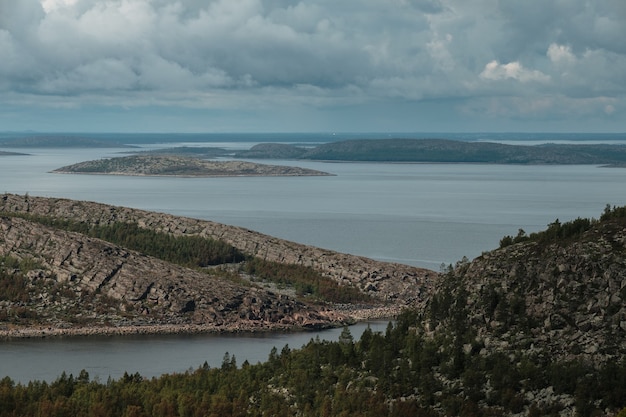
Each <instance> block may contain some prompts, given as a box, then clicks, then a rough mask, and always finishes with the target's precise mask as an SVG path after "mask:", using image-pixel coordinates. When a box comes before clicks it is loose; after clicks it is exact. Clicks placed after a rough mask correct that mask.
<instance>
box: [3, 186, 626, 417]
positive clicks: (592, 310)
mask: <svg viewBox="0 0 626 417" xmlns="http://www.w3.org/2000/svg"><path fill="white" fill-rule="evenodd" d="M0 212H1V216H0V218H1V220H2V221H1V222H0V249H1V251H2V252H1V254H0V256H1V258H0V272H1V275H0V284H1V285H0V312H1V313H2V315H1V316H0V326H2V328H3V329H5V330H10V329H16V328H18V329H19V328H21V329H28V328H31V329H32V328H37V327H38V326H40V325H42V324H43V326H45V327H43V328H44V329H45V330H46V331H49V330H48V329H50V328H51V327H53V326H55V325H59V324H62V327H61V328H81V327H82V328H90V327H91V328H112V329H115V328H117V327H118V326H119V327H123V326H124V325H125V324H128V325H131V326H134V328H143V329H147V330H148V331H150V329H151V328H152V327H151V325H156V324H158V323H167V324H168V326H170V327H169V328H178V329H180V330H181V331H194V330H193V329H196V330H198V329H200V330H202V329H204V331H208V327H204V328H203V327H201V325H202V324H205V325H206V324H211V323H212V324H213V325H214V327H213V329H219V328H223V329H233V330H242V329H248V330H252V329H255V328H256V329H271V328H273V329H277V328H289V327H291V328H306V327H307V326H313V327H317V326H327V325H341V323H342V321H345V320H348V321H349V318H350V314H352V313H351V310H349V309H348V310H346V309H345V308H343V309H342V307H341V306H346V305H351V306H353V307H359V306H361V307H363V306H370V309H372V310H375V309H376V308H377V307H376V306H378V307H381V306H386V307H388V308H390V310H388V311H393V307H396V308H400V309H399V310H395V311H396V313H395V314H396V321H395V322H394V323H393V324H390V325H389V327H388V328H387V331H386V332H384V333H374V332H372V331H367V330H366V331H365V332H364V333H363V335H362V337H361V338H360V339H359V340H355V339H354V338H353V337H352V335H351V334H350V332H349V331H348V330H347V328H345V329H344V331H343V332H342V334H341V336H340V338H339V340H337V341H336V342H325V341H320V340H311V341H310V342H309V343H308V344H307V345H306V346H304V347H303V348H302V349H291V348H289V347H285V348H284V349H282V350H281V351H277V350H273V351H271V352H268V360H267V361H266V362H264V363H260V364H250V363H247V362H244V363H238V362H237V359H236V358H235V357H233V356H231V355H228V354H227V353H225V355H224V360H223V363H222V365H221V366H220V367H217V368H211V367H209V366H208V365H202V364H198V365H197V368H196V369H195V370H190V371H188V372H186V373H183V374H176V375H163V376H161V377H158V378H153V379H146V378H143V377H142V376H141V375H139V374H126V375H124V376H123V377H122V378H120V379H119V380H109V381H97V380H96V381H93V380H91V379H90V377H89V374H88V373H87V372H85V371H83V372H81V373H80V374H79V375H66V374H63V375H60V376H59V378H58V379H57V380H56V381H54V382H52V383H46V382H40V381H33V382H30V383H29V384H27V385H21V384H15V383H14V382H13V381H12V380H11V379H9V378H4V379H2V380H1V381H0V416H35V415H51V416H52V415H72V416H99V415H102V416H131V415H132V416H206V415H208V416H270V415H271V416H291V415H297V416H376V417H378V416H382V415H388V416H451V415H454V416H485V415H487V416H543V415H554V416H595V415H607V416H616V415H617V416H619V417H623V416H624V415H626V408H625V407H626V356H625V354H626V302H625V301H626V286H625V285H624V283H625V282H626V255H625V254H626V240H625V239H624V236H625V235H626V207H610V206H607V207H606V209H605V211H604V213H602V214H601V216H600V217H599V218H598V219H581V218H579V219H575V220H572V221H568V222H560V221H558V220H555V221H554V222H553V223H551V224H549V225H548V227H547V228H546V229H545V230H544V231H542V232H538V233H532V234H530V235H527V234H526V233H525V232H524V231H523V230H519V231H518V232H517V233H516V234H512V235H510V236H504V237H503V238H502V241H501V245H500V248H498V249H496V250H493V251H490V252H485V253H483V255H481V256H479V257H478V258H476V259H474V260H472V261H470V260H467V259H462V260H460V261H459V262H457V263H456V264H455V265H450V266H448V267H446V268H444V269H442V271H440V273H438V274H435V273H433V272H432V271H430V272H429V271H425V270H420V269H419V268H413V267H406V266H402V265H397V264H388V263H384V262H375V261H371V260H367V259H365V258H361V257H350V256H349V255H343V254H337V253H333V252H332V251H326V250H323V249H318V248H312V247H308V246H303V245H297V244H294V243H290V242H285V241H281V240H279V239H275V238H272V237H269V236H264V235H261V234H257V233H254V232H251V231H249V230H245V229H241V228H235V227H231V226H224V225H219V224H215V223H211V222H206V221H199V220H194V219H185V218H179V217H175V216H170V215H165V214H158V213H150V212H144V211H141V210H134V209H127V208H123V207H112V206H106V205H103V204H97V203H88V202H80V201H72V200H62V199H45V198H40V197H31V196H17V195H11V194H5V195H4V196H3V197H2V198H0ZM208 254H211V256H207V255H208ZM140 277H143V278H141V279H140ZM275 284H280V285H278V286H276V285H275ZM266 285H269V286H266ZM277 289H280V290H281V291H282V292H275V291H276V290H277ZM372 310H370V311H372ZM400 310H402V311H400ZM352 311H354V310H352ZM352 317H353V318H355V317H356V316H352ZM194 326H196V327H194ZM154 329H157V330H158V327H154ZM16 334H17V333H16Z"/></svg>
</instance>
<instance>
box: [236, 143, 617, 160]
mask: <svg viewBox="0 0 626 417" xmlns="http://www.w3.org/2000/svg"><path fill="white" fill-rule="evenodd" d="M234 157H236V158H245V159H291V160H315V161H351V162H406V163H482V164H524V165H585V164H592V165H608V166H626V146H624V145H618V144H602V143H598V144H593V145H586V144H580V145H579V144H576V145H572V144H553V143H550V144H542V145H532V146H531V145H509V144H503V143H493V142H467V141H458V140H449V139H354V140H344V141H338V142H329V143H323V144H321V145H318V146H315V147H302V146H297V145H291V144H286V143H260V144H257V145H255V146H253V147H252V148H250V149H249V150H245V151H239V152H237V153H235V155H234Z"/></svg>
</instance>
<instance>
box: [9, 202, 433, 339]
mask: <svg viewBox="0 0 626 417" xmlns="http://www.w3.org/2000/svg"><path fill="white" fill-rule="evenodd" d="M3 212H4V213H5V214H7V215H6V216H4V217H2V213H3ZM8 214H11V215H8ZM19 215H24V216H22V217H20V216H19ZM28 216H43V217H47V218H55V219H69V220H72V221H75V222H85V223H88V224H98V225H110V224H112V223H115V222H128V223H135V224H137V225H139V226H140V227H143V228H148V229H153V230H157V231H160V232H165V233H169V234H173V235H198V236H205V237H210V238H213V239H218V240H221V241H224V242H226V243H229V244H231V245H232V246H234V247H235V248H237V249H239V250H240V251H241V252H244V253H246V254H249V255H254V256H258V257H261V258H263V259H266V260H271V261H277V262H285V263H292V264H300V265H306V266H310V267H312V268H315V269H316V270H318V271H320V272H321V273H322V274H324V275H325V276H327V277H330V278H332V279H333V280H334V281H336V282H338V283H339V284H340V285H346V286H350V287H356V288H358V289H360V290H361V291H363V292H364V293H367V294H370V295H371V296H372V297H373V298H374V299H378V300H380V301H382V302H383V303H382V304H380V302H377V303H375V304H377V305H359V306H350V305H348V306H346V305H342V306H320V305H309V304H305V303H303V302H301V301H298V300H296V299H295V298H293V296H292V295H290V294H289V293H281V292H279V291H273V290H272V289H271V288H269V289H268V288H267V287H265V286H257V285H256V284H254V283H252V282H250V281H248V280H246V279H245V277H244V276H239V275H238V271H237V268H225V269H224V268H205V269H203V270H199V269H189V268H185V267H182V266H178V265H174V264H171V263H168V262H165V261H163V260H160V259H156V258H153V257H150V256H146V255H144V254H141V253H138V252H134V251H132V250H128V249H126V248H123V247H120V246H117V245H114V244H111V243H108V242H105V241H102V240H99V239H96V238H91V237H88V236H86V235H82V234H79V233H73V232H67V231H63V230H60V229H57V228H53V227H47V226H44V225H42V224H40V223H36V222H34V221H32V220H28V218H29V217H28ZM0 256H11V257H13V258H17V259H21V260H27V261H29V262H30V263H31V264H33V265H34V266H32V267H31V268H30V270H29V271H28V274H27V276H28V280H29V282H28V286H29V288H30V289H29V292H28V296H27V297H26V298H28V299H24V300H22V301H19V302H18V301H16V300H5V301H1V299H0V310H1V309H4V310H3V311H4V316H5V318H6V317H12V316H15V317H17V316H20V317H21V316H23V317H26V318H28V317H31V318H32V317H37V320H31V321H28V320H26V321H24V320H22V321H20V323H22V324H23V323H25V322H28V323H30V324H31V325H37V326H43V327H42V329H43V330H41V331H40V332H46V333H47V334H50V333H51V332H52V333H54V332H57V333H58V332H59V331H61V329H62V330H63V331H69V330H67V328H68V327H71V328H73V329H74V330H71V332H73V333H72V334H74V333H75V332H77V331H78V332H79V333H85V334H90V333H92V332H93V329H94V327H93V326H94V324H97V325H102V326H105V327H106V330H102V331H103V332H104V333H109V332H111V328H118V329H122V328H126V327H128V326H131V327H132V326H139V327H142V328H144V329H145V328H152V329H161V330H159V331H167V332H170V331H172V330H167V329H168V327H167V326H183V327H180V328H187V329H191V328H195V329H196V330H194V331H206V330H229V331H238V330H258V329H265V330H267V329H289V328H319V327H328V326H335V325H340V324H342V323H346V322H349V321H352V320H358V319H366V318H379V317H380V316H381V315H385V316H387V317H389V316H390V315H393V314H395V313H397V312H398V311H399V310H400V309H402V308H403V307H406V306H418V305H420V304H421V303H422V302H423V301H424V300H425V299H426V297H427V295H428V292H429V291H430V288H431V286H432V281H433V280H434V278H435V277H436V274H435V273H434V272H431V271H427V270H423V269H419V268H415V267H410V266H405V265H399V264H389V263H384V262H377V261H373V260H371V259H367V258H363V257H357V256H351V255H346V254H340V253H337V252H333V251H328V250H324V249H320V248H315V247H311V246H306V245H300V244H297V243H294V242H288V241H284V240H281V239H277V238H273V237H271V236H267V235H263V234H260V233H256V232H253V231H250V230H247V229H243V228H238V227H233V226H226V225H222V224H219V223H214V222H209V221H201V220H196V219H189V218H180V217H176V216H171V215H167V214H162V213H152V212H146V211H142V210H135V209H130V208H124V207H113V206H108V205H104V204H98V203H90V202H81V201H72V200H66V199H51V198H39V197H30V196H17V195H10V194H5V195H3V196H1V197H0ZM1 312H2V311H0V313H1ZM0 315H1V314H0ZM1 322H2V320H1V317H0V324H1ZM81 323H85V324H88V325H86V326H85V329H84V330H81V331H79V330H76V327H77V326H80V325H81ZM37 326H35V327H33V326H31V327H30V330H29V331H30V332H31V333H28V332H26V333H24V329H23V328H18V329H14V331H11V329H9V328H4V330H3V329H2V328H0V335H2V334H4V335H5V336H7V335H14V336H16V335H17V336H19V335H31V334H32V332H33V331H35V333H37V332H38V331H36V330H33V329H34V328H36V327H37ZM146 326H150V327H146ZM163 326H165V327H163ZM185 326H186V327H185ZM189 326H191V327H189ZM0 327H2V326H0ZM48 327H49V328H48ZM2 332H4V333H2ZM125 332H128V331H125ZM63 334H65V333H63Z"/></svg>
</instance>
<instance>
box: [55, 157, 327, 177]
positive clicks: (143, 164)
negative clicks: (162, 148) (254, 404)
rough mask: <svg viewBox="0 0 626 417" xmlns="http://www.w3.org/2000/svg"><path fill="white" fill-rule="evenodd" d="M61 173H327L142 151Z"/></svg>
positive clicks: (284, 174)
mask: <svg viewBox="0 0 626 417" xmlns="http://www.w3.org/2000/svg"><path fill="white" fill-rule="evenodd" d="M53 172H57V173H63V174H108V175H135V176H179V177H278V176H294V177H295V176H327V175H332V174H329V173H327V172H322V171H316V170H313V169H307V168H300V167H292V166H282V165H266V164H258V163H254V162H246V161H207V160H204V159H199V158H194V157H186V156H178V155H151V154H141V155H132V156H124V157H119V158H106V159H99V160H93V161H86V162H80V163H77V164H73V165H68V166H64V167H61V168H58V169H55V170H54V171H53Z"/></svg>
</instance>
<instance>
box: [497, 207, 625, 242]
mask: <svg viewBox="0 0 626 417" xmlns="http://www.w3.org/2000/svg"><path fill="white" fill-rule="evenodd" d="M624 219H626V207H615V206H613V207H611V206H610V205H607V206H606V207H605V209H604V213H602V216H601V217H600V219H599V220H598V219H593V218H592V219H588V218H581V217H578V218H576V219H574V220H571V221H568V222H565V223H561V222H560V221H559V219H556V220H555V221H554V222H552V223H550V224H548V227H547V228H546V230H542V231H540V232H536V233H531V234H530V235H527V234H526V232H525V231H524V230H523V229H519V230H518V233H517V235H516V236H511V235H507V236H504V237H503V238H502V239H501V240H500V248H504V247H507V246H510V245H513V244H515V243H521V242H529V241H530V242H538V243H545V244H548V243H558V242H566V241H568V240H570V239H574V238H578V237H580V236H581V235H582V234H583V233H584V232H586V231H588V230H590V229H591V228H592V227H593V226H594V225H597V224H599V223H601V222H608V221H610V220H617V221H623V220H624Z"/></svg>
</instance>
